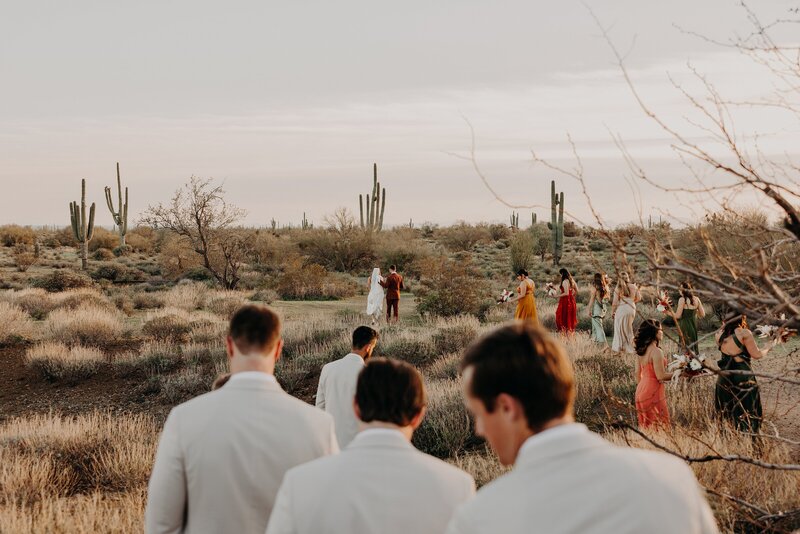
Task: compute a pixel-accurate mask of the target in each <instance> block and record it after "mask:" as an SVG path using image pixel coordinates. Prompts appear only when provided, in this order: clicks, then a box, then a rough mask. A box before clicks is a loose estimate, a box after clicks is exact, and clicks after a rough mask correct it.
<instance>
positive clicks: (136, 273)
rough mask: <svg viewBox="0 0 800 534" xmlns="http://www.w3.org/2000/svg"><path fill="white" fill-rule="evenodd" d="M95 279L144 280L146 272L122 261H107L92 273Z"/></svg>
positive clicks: (114, 280)
mask: <svg viewBox="0 0 800 534" xmlns="http://www.w3.org/2000/svg"><path fill="white" fill-rule="evenodd" d="M91 276H92V278H93V279H95V280H110V281H112V282H129V283H130V282H143V281H144V280H145V278H146V276H145V274H144V273H143V272H141V271H140V270H139V269H135V268H133V267H129V266H127V265H124V264H122V263H117V262H107V263H103V264H101V265H99V266H98V267H97V268H96V269H95V270H94V271H93V272H92V274H91Z"/></svg>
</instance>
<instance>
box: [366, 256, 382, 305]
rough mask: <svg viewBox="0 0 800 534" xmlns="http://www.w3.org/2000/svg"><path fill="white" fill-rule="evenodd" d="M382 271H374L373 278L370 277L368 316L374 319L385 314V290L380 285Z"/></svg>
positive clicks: (375, 269)
mask: <svg viewBox="0 0 800 534" xmlns="http://www.w3.org/2000/svg"><path fill="white" fill-rule="evenodd" d="M380 281H381V270H380V269H378V268H377V267H376V268H374V269H372V276H371V277H370V286H369V295H367V315H371V316H373V317H375V316H378V317H379V316H380V314H381V313H383V300H384V294H383V288H382V287H381V284H380Z"/></svg>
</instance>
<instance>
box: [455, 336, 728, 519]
mask: <svg viewBox="0 0 800 534" xmlns="http://www.w3.org/2000/svg"><path fill="white" fill-rule="evenodd" d="M461 367H462V377H463V378H462V379H463V382H464V384H463V385H464V387H463V391H464V392H465V401H466V404H467V407H468V409H469V410H470V411H471V412H472V414H473V416H474V418H475V431H476V433H477V434H478V435H481V436H484V437H485V438H486V439H487V441H488V442H489V444H490V445H491V447H492V449H494V451H495V452H496V453H497V456H498V458H499V459H500V462H501V463H502V464H504V465H512V464H513V466H514V469H513V470H512V471H511V472H510V473H508V474H506V475H504V476H501V477H500V478H498V479H497V480H495V481H494V482H492V483H490V484H488V485H486V486H484V487H483V488H481V490H480V491H479V492H478V494H477V496H476V497H475V499H473V500H472V501H470V502H468V503H467V504H465V505H464V506H462V507H461V508H460V509H459V510H458V512H456V515H455V517H454V518H453V520H452V521H451V523H450V526H449V527H448V531H447V532H448V534H495V533H499V532H502V533H503V534H523V533H525V534H527V533H529V532H548V533H575V534H578V533H581V534H585V533H597V534H601V533H606V532H613V533H615V534H617V533H623V534H625V533H630V534H634V533H640V532H646V533H648V534H661V533H663V534H670V533H673V532H680V533H682V534H701V533H702V534H706V533H708V534H712V533H716V532H717V526H716V523H715V521H714V517H713V515H712V513H711V509H710V508H709V506H708V503H707V502H706V500H705V497H704V496H703V493H702V491H701V489H700V486H699V484H698V483H697V480H696V479H695V477H694V474H693V473H692V470H691V469H690V468H689V467H688V466H687V465H686V464H685V463H684V462H682V461H681V460H679V459H677V458H674V457H672V456H668V455H666V454H664V453H660V452H653V451H645V450H641V449H633V448H627V447H617V446H614V445H612V444H611V443H609V442H607V441H606V440H604V439H603V438H601V437H600V436H598V435H597V434H594V433H593V432H590V431H589V430H588V429H587V428H586V427H585V426H584V425H581V424H577V423H575V422H574V420H573V416H572V405H573V402H574V399H575V385H574V381H573V375H572V366H571V364H570V362H569V359H568V358H567V356H566V354H565V353H564V349H563V348H562V347H561V345H560V344H558V343H557V342H556V341H555V340H554V339H553V338H552V337H551V336H550V335H549V334H547V333H546V332H544V331H543V330H541V329H539V328H538V327H535V326H533V325H531V324H529V323H522V322H518V323H516V324H513V325H510V326H507V327H504V328H500V329H498V330H496V331H494V332H492V333H490V334H489V335H487V336H485V337H484V338H482V339H481V340H479V341H478V342H476V343H475V344H473V345H472V346H471V347H470V348H469V349H467V351H466V353H465V355H464V359H463V361H462V365H461Z"/></svg>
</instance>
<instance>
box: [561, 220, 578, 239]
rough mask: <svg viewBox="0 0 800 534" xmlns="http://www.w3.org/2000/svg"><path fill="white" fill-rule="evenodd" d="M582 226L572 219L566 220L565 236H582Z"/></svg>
mask: <svg viewBox="0 0 800 534" xmlns="http://www.w3.org/2000/svg"><path fill="white" fill-rule="evenodd" d="M580 235H581V229H580V227H579V226H578V225H577V224H575V223H574V222H572V221H564V237H580Z"/></svg>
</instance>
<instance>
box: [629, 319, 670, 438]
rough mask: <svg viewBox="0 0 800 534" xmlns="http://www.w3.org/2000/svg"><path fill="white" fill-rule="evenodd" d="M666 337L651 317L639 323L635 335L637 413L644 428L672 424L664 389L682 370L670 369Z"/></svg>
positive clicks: (665, 426) (641, 426)
mask: <svg viewBox="0 0 800 534" xmlns="http://www.w3.org/2000/svg"><path fill="white" fill-rule="evenodd" d="M663 337H664V332H663V330H662V329H661V323H660V322H659V321H656V320H654V319H647V320H645V321H643V322H642V324H641V325H639V330H638V332H636V337H635V338H634V345H635V347H636V354H637V355H638V358H636V379H637V380H638V382H639V385H638V386H637V387H636V413H637V414H638V416H639V427H640V428H650V427H658V428H667V427H669V424H670V422H669V410H668V409H667V395H666V392H665V388H664V382H663V381H665V380H670V379H671V378H672V375H673V374H674V373H676V372H680V371H674V372H673V371H667V370H666V366H667V357H666V356H665V355H664V351H662V350H661V348H660V347H659V344H660V343H661V339H662V338H663Z"/></svg>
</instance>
